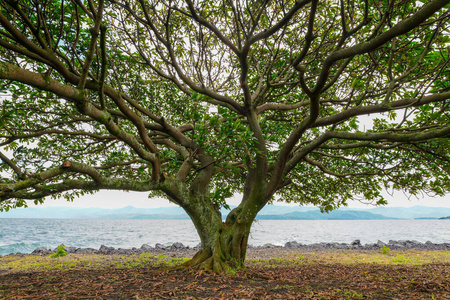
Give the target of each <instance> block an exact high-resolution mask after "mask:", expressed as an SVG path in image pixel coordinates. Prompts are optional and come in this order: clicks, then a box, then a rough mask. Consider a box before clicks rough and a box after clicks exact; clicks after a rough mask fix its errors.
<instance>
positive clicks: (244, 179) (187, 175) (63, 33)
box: [0, 0, 450, 266]
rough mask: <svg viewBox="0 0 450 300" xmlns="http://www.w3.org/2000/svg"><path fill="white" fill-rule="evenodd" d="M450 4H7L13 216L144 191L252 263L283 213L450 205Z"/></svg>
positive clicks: (1, 27) (3, 185)
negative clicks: (54, 200) (391, 198)
mask: <svg viewBox="0 0 450 300" xmlns="http://www.w3.org/2000/svg"><path fill="white" fill-rule="evenodd" d="M449 2H450V1H449V0H431V1H414V0H406V1H404V0H401V1H400V0H395V1H384V0H351V1H326V0H324V1H319V0H301V1H295V2H294V1H263V2H261V1H247V2H245V3H244V2H239V1H238V2H226V3H222V2H217V1H192V0H186V1H181V0H180V1H179V0H174V1H160V0H132V1H123V0H111V1H106V2H105V1H103V0H99V1H97V2H88V3H87V4H86V3H84V2H82V1H72V2H71V1H63V2H61V1H57V0H49V1H47V2H46V4H45V5H42V4H41V3H40V2H39V1H38V2H36V1H28V0H19V1H10V0H0V53H1V55H0V80H1V81H0V92H2V93H3V96H2V97H1V98H0V116H1V118H0V158H1V164H0V210H8V209H10V208H14V207H23V206H26V205H27V201H34V203H36V204H38V203H42V202H43V201H44V199H45V198H46V197H65V198H66V199H67V200H69V201H72V200H73V199H74V198H76V197H79V196H82V195H84V194H86V193H94V192H96V191H99V190H106V189H112V190H125V191H139V192H146V193H148V194H149V197H152V196H155V195H159V196H164V197H167V198H168V199H169V200H170V201H172V202H174V203H176V204H178V205H180V206H181V207H183V208H184V209H185V210H186V211H187V212H188V213H189V215H190V216H191V218H192V219H193V222H194V224H195V225H196V228H197V231H198V232H199V235H200V238H201V240H202V247H203V248H202V251H204V252H203V254H204V255H203V256H201V257H202V258H204V259H205V260H207V257H208V256H209V257H212V256H214V255H213V253H215V252H216V251H221V252H224V253H222V254H223V255H222V254H221V255H215V256H214V260H217V259H218V258H220V257H222V258H223V257H225V260H230V259H231V258H234V259H237V260H238V261H242V260H243V257H244V256H245V245H246V244H247V239H248V234H249V231H250V227H251V224H252V222H253V220H254V217H255V216H256V214H257V213H258V211H259V210H260V209H261V208H262V207H264V206H265V205H266V204H268V203H271V202H273V201H287V202H295V203H299V204H313V205H316V206H319V207H321V209H322V210H323V211H330V210H332V209H335V208H337V207H339V206H343V205H347V203H348V201H351V200H361V201H364V202H370V203H374V204H378V205H382V204H386V200H385V199H384V197H383V195H382V193H381V191H382V190H383V189H387V190H389V191H391V190H403V191H405V192H406V193H408V194H409V195H411V196H420V195H421V194H423V193H425V194H427V195H430V196H442V195H445V194H446V193H448V191H449V190H450V174H449V170H450V160H449V159H448V157H449V149H450V144H449V143H450V142H449V139H448V137H449V134H450V123H449V120H450V109H449V101H448V100H449V99H450V86H449V84H448V82H449V79H450V78H449V76H450V67H449V62H450V52H449V51H450V50H449V49H450V47H449V43H450V38H449V36H450V32H449V28H450V27H449V25H450V24H449V22H450V21H449V20H450V18H448V15H449V9H450V7H449ZM235 194H240V195H242V201H241V203H240V205H239V206H238V207H237V208H236V209H234V210H233V211H232V213H230V214H229V217H228V219H227V220H226V222H225V224H224V223H222V218H221V216H220V213H219V208H220V207H228V204H227V199H228V198H229V197H231V196H232V195H235ZM218 232H221V234H220V235H218V234H217V233H218ZM217 239H221V241H220V242H218V241H217ZM225 241H226V242H225ZM219 246H220V247H219ZM236 247H237V248H240V249H235V248H236ZM233 249H234V250H233ZM225 252H227V253H225ZM208 264H209V262H208ZM212 265H214V264H212ZM216 265H218V266H222V265H223V264H221V263H218V264H216Z"/></svg>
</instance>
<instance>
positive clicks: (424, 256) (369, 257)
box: [0, 250, 450, 272]
mask: <svg viewBox="0 0 450 300" xmlns="http://www.w3.org/2000/svg"><path fill="white" fill-rule="evenodd" d="M189 259H190V258H178V257H170V256H168V255H164V254H159V255H154V254H152V253H143V254H140V255H100V254H68V255H66V256H60V257H55V258H51V257H50V256H37V255H27V256H17V255H8V256H3V257H0V271H8V272H31V271H49V270H71V269H99V268H117V269H130V268H145V267H151V268H156V267H174V266H177V265H180V264H182V263H184V262H186V261H188V260H189ZM437 263H450V251H415V250H411V251H392V250H391V251H390V252H389V253H388V254H382V253H381V252H358V251H354V252H353V251H343V252H337V251H336V252H323V253H312V252H311V253H308V252H306V253H301V254H299V253H296V254H293V255H292V256H291V257H285V258H279V257H272V258H270V259H247V261H246V264H247V265H253V266H258V267H267V268H276V267H281V266H295V265H305V264H306V265H307V264H311V265H312V264H326V265H329V264H344V265H351V264H380V265H426V264H437Z"/></svg>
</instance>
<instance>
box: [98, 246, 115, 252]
mask: <svg viewBox="0 0 450 300" xmlns="http://www.w3.org/2000/svg"><path fill="white" fill-rule="evenodd" d="M98 250H99V251H100V252H113V251H114V247H108V246H105V245H101V246H100V249H98Z"/></svg>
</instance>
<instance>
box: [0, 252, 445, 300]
mask: <svg viewBox="0 0 450 300" xmlns="http://www.w3.org/2000/svg"><path fill="white" fill-rule="evenodd" d="M265 254H267V253H265ZM169 255H170V256H169ZM169 255H164V254H160V255H154V254H153V253H145V254H141V255H125V256H123V255H101V254H68V255H67V256H63V257H56V258H51V257H50V256H31V255H28V256H18V255H11V256H9V255H8V256H4V257H0V298H2V297H4V298H7V299H22V298H33V299H55V298H56V299H61V298H64V297H67V298H72V299H76V298H78V299H84V298H98V297H99V296H101V297H100V298H105V299H132V298H133V299H134V298H137V299H155V298H167V299H174V298H181V299H185V298H186V299H223V298H228V299H231V298H233V299H252V298H253V299H275V298H276V299H305V298H308V299H311V298H312V299H392V298H394V297H399V298H402V299H450V289H449V288H448V287H449V286H450V271H449V270H450V268H449V266H450V251H404V252H402V251H389V253H387V254H383V253H381V251H379V252H375V251H372V252H369V251H367V252H362V251H331V252H323V253H315V252H304V253H291V254H286V253H285V254H284V255H285V257H284V258H280V257H272V258H270V259H264V260H263V259H248V260H247V261H246V266H247V267H246V268H244V269H242V270H236V273H235V274H231V275H230V274H228V275H226V274H222V275H219V276H217V275H215V274H206V273H201V272H192V273H191V272H170V271H169V272H167V270H166V269H165V267H172V266H175V265H178V264H181V263H183V262H185V261H186V260H188V258H178V257H172V255H174V254H169ZM161 267H162V268H161ZM80 287H82V288H80Z"/></svg>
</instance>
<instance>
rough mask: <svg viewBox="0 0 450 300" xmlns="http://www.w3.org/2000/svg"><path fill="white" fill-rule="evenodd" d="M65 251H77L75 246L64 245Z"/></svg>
mask: <svg viewBox="0 0 450 300" xmlns="http://www.w3.org/2000/svg"><path fill="white" fill-rule="evenodd" d="M66 251H67V253H75V251H77V247H66Z"/></svg>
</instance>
